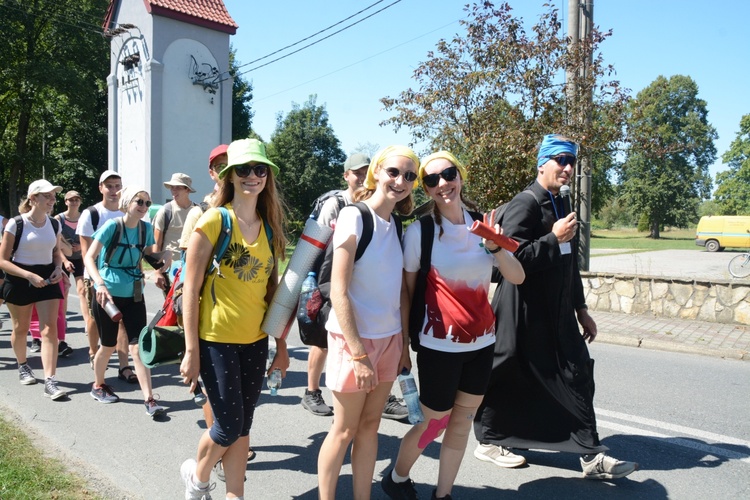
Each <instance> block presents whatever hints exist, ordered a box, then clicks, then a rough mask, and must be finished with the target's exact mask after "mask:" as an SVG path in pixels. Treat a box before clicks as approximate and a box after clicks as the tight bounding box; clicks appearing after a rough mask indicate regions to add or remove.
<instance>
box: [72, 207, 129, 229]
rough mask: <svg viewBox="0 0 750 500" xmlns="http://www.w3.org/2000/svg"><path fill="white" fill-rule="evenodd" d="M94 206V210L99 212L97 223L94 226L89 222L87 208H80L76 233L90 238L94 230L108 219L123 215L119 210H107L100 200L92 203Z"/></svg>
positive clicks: (89, 213) (89, 216) (89, 214)
mask: <svg viewBox="0 0 750 500" xmlns="http://www.w3.org/2000/svg"><path fill="white" fill-rule="evenodd" d="M94 208H96V211H97V212H99V225H98V226H97V227H96V228H94V225H93V224H92V223H91V212H90V211H89V209H88V208H87V209H85V210H81V217H80V218H79V219H78V227H77V228H76V234H77V235H79V236H88V237H89V238H91V236H92V235H93V234H94V231H96V230H97V229H99V228H100V227H102V226H104V223H105V222H107V221H108V220H110V219H114V218H116V217H122V216H123V215H125V214H124V213H123V212H121V211H120V210H109V209H108V208H106V207H105V206H104V203H102V202H101V201H100V202H99V203H97V204H96V205H94Z"/></svg>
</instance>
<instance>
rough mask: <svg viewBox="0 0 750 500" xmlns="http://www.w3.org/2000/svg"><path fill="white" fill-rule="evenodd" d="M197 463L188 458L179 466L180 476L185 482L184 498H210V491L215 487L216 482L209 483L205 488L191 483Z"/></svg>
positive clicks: (203, 499)
mask: <svg viewBox="0 0 750 500" xmlns="http://www.w3.org/2000/svg"><path fill="white" fill-rule="evenodd" d="M197 465H198V464H197V463H196V462H195V459H194V458H188V459H187V460H185V461H184V462H182V466H180V476H182V481H183V482H184V483H185V500H211V491H212V490H213V489H214V488H216V483H212V484H209V485H208V486H206V487H205V488H198V487H197V486H196V485H195V483H193V478H194V477H195V467H196V466H197Z"/></svg>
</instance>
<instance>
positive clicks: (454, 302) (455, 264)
mask: <svg viewBox="0 0 750 500" xmlns="http://www.w3.org/2000/svg"><path fill="white" fill-rule="evenodd" d="M472 222H473V220H472V218H471V216H470V215H469V213H468V212H467V211H465V210H464V223H463V224H451V223H450V222H448V221H447V220H446V219H443V221H442V224H443V226H442V227H443V235H442V236H441V237H440V238H438V236H439V234H440V226H438V225H437V224H435V236H434V239H433V243H432V245H433V246H432V260H431V264H432V267H431V268H430V271H429V273H428V274H427V290H426V292H425V306H426V308H427V313H426V314H425V320H424V324H423V326H422V332H421V333H420V335H419V342H420V345H423V346H425V347H427V348H429V349H434V350H437V351H443V352H466V351H474V350H478V349H482V348H484V347H486V346H488V345H491V344H494V343H495V315H494V313H493V312H492V308H491V307H490V304H489V299H488V292H489V287H490V279H491V277H492V265H493V263H494V262H495V258H494V256H492V255H491V254H489V253H487V252H486V251H485V249H484V247H482V246H481V244H482V238H480V237H479V236H477V235H475V234H474V233H472V232H470V231H469V227H470V226H471V224H472ZM421 238H422V226H421V223H420V221H415V222H413V223H412V224H411V225H410V226H409V228H408V229H407V231H406V234H405V235H404V269H405V270H406V271H407V272H417V271H419V260H420V258H421V256H422V241H421ZM503 251H505V250H503Z"/></svg>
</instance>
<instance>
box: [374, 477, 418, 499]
mask: <svg viewBox="0 0 750 500" xmlns="http://www.w3.org/2000/svg"><path fill="white" fill-rule="evenodd" d="M392 474H393V469H389V470H388V472H386V473H385V476H383V480H382V481H380V486H381V487H382V488H383V491H384V492H385V494H386V495H388V498H392V499H394V500H417V489H416V488H415V487H414V481H412V480H411V479H407V480H406V481H404V482H403V483H397V482H396V481H394V480H393V476H392Z"/></svg>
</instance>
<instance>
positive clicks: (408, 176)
mask: <svg viewBox="0 0 750 500" xmlns="http://www.w3.org/2000/svg"><path fill="white" fill-rule="evenodd" d="M385 173H386V174H388V177H390V178H391V179H398V176H399V175H403V176H404V180H405V181H406V182H414V181H416V180H417V174H416V173H415V172H412V171H407V172H402V171H401V170H399V169H397V168H396V167H390V168H386V169H385Z"/></svg>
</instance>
